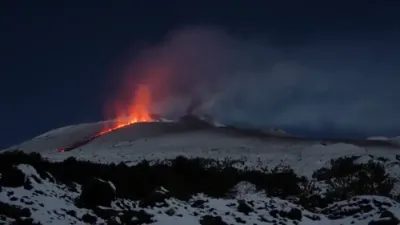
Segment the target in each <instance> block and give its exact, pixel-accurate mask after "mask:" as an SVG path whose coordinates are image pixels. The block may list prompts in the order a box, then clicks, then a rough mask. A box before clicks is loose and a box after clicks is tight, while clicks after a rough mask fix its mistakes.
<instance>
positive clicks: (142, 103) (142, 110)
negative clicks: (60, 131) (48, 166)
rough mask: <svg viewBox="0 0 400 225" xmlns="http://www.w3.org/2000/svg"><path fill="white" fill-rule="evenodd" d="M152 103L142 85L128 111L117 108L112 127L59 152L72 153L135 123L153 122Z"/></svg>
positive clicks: (146, 89) (107, 127)
mask: <svg viewBox="0 0 400 225" xmlns="http://www.w3.org/2000/svg"><path fill="white" fill-rule="evenodd" d="M150 103H151V94H150V91H149V89H148V88H147V87H146V86H144V85H140V86H139V87H138V89H137V90H136V93H135V95H134V100H133V102H132V103H131V104H128V105H129V106H128V107H127V109H121V108H119V107H117V108H116V112H117V113H116V119H115V122H114V123H112V125H111V126H105V127H104V129H103V130H102V131H101V132H99V133H97V134H95V135H93V136H90V137H89V138H87V139H84V140H81V141H77V142H75V143H73V144H72V145H70V146H68V147H67V148H63V149H59V150H58V152H66V151H71V150H73V149H76V148H78V147H81V146H83V145H86V144H87V143H89V142H90V141H92V140H94V139H95V138H98V137H100V136H102V135H104V134H107V133H110V132H112V131H115V130H118V129H120V128H123V127H126V126H129V125H132V124H134V123H140V122H151V121H152V118H151V116H150V112H149V107H150Z"/></svg>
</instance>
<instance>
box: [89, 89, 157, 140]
mask: <svg viewBox="0 0 400 225" xmlns="http://www.w3.org/2000/svg"><path fill="white" fill-rule="evenodd" d="M150 103H151V94H150V90H149V89H148V87H146V86H145V85H139V87H138V89H137V90H136V92H135V96H134V100H133V102H132V103H131V104H130V105H129V106H128V107H127V108H126V109H120V108H119V107H117V109H116V112H117V113H116V114H117V115H116V116H117V117H116V122H115V123H114V124H112V126H111V127H108V126H107V127H105V128H104V129H103V131H101V132H100V133H98V134H97V136H100V135H103V134H105V133H108V132H111V131H114V130H117V129H119V128H122V127H126V126H128V125H131V124H134V123H139V122H151V121H152V118H151V116H150V112H149V108H150Z"/></svg>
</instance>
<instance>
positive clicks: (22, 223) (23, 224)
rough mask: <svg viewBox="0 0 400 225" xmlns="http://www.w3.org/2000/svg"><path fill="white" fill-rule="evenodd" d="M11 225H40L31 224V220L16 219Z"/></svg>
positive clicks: (36, 224) (38, 224)
mask: <svg viewBox="0 0 400 225" xmlns="http://www.w3.org/2000/svg"><path fill="white" fill-rule="evenodd" d="M12 225H40V223H36V222H33V219H32V218H17V219H16V220H15V221H14V222H13V223H12Z"/></svg>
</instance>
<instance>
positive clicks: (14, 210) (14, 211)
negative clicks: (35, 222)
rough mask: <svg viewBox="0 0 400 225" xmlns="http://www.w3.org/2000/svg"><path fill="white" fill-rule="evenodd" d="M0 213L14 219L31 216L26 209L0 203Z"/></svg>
mask: <svg viewBox="0 0 400 225" xmlns="http://www.w3.org/2000/svg"><path fill="white" fill-rule="evenodd" d="M0 212H1V214H2V215H4V216H7V217H10V218H14V219H17V218H21V217H30V216H31V211H30V210H29V209H28V208H21V207H18V206H14V205H9V204H7V203H2V202H0Z"/></svg>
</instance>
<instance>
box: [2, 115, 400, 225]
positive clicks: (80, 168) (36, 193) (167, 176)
mask: <svg viewBox="0 0 400 225" xmlns="http://www.w3.org/2000/svg"><path fill="white" fill-rule="evenodd" d="M148 115H150V116H149V117H146V118H147V119H146V121H143V122H137V121H134V122H131V123H127V124H126V125H123V126H120V127H119V126H116V125H117V124H121V121H123V120H122V119H117V121H115V120H111V121H100V122H97V123H87V124H78V125H73V126H68V127H65V128H59V129H56V130H53V131H49V132H47V133H45V134H42V135H40V136H38V137H35V138H33V139H32V140H28V141H26V142H23V143H21V144H18V145H15V146H12V147H10V148H8V149H5V151H2V152H1V153H0V174H1V175H2V179H0V190H2V191H1V192H0V209H1V210H0V224H1V223H2V222H4V224H12V221H13V220H14V221H19V220H21V219H20V218H25V219H24V220H26V219H27V218H29V219H31V220H32V221H31V222H32V223H33V222H40V223H41V224H84V223H91V224H129V223H130V221H132V220H133V219H134V221H135V223H134V224H154V225H160V224H168V222H169V224H182V225H183V224H185V225H186V224H187V225H202V224H207V223H206V222H207V221H214V222H215V221H219V222H218V223H217V224H228V222H229V224H234V225H239V224H243V221H245V222H246V223H248V224H276V223H275V222H273V221H277V222H279V223H280V224H285V223H286V224H304V225H315V224H334V225H339V224H359V225H361V224H376V223H373V222H382V221H383V222H385V221H392V222H393V221H394V222H396V221H398V219H399V216H398V215H400V214H399V212H400V204H399V203H397V201H396V200H395V199H396V197H395V196H399V195H400V191H399V190H400V182H399V181H398V180H397V179H396V178H398V176H399V174H400V170H399V168H400V167H399V166H400V163H399V160H400V157H398V155H400V148H399V147H398V146H396V145H391V144H388V143H389V142H386V141H382V140H385V139H383V138H380V139H379V140H378V141H377V140H376V139H373V140H363V141H360V140H350V141H344V140H343V141H340V140H335V141H332V140H331V141H329V140H311V139H307V138H299V137H293V136H290V135H287V134H286V132H284V131H281V130H278V131H275V130H268V131H265V132H264V131H262V130H248V129H242V128H239V127H234V126H221V125H220V124H218V123H216V122H215V121H213V120H212V119H210V118H209V117H207V116H205V117H202V116H196V115H193V114H189V115H184V116H182V117H181V118H178V119H175V120H166V119H163V118H162V117H160V116H156V115H151V114H148ZM149 118H150V119H149ZM122 124H123V123H122ZM106 127H107V129H105V128H106ZM113 128H115V129H113ZM275 133H277V134H275ZM93 134H95V135H93ZM282 134H285V135H282ZM86 137H89V138H86ZM82 140H83V141H82ZM63 146H69V148H68V149H66V150H65V151H64V152H63V153H62V154H61V153H57V152H56V150H57V149H60V148H63ZM32 153H34V154H32ZM40 157H43V159H41V158H40ZM45 160H46V161H45ZM288 168H289V169H288ZM338 171H339V172H338ZM363 177H365V178H367V179H366V180H364V179H361V178H363ZM346 182H347V183H346ZM343 185H345V186H343ZM346 185H348V186H346ZM353 185H354V186H356V187H364V188H352V187H354V186H353ZM311 186H312V188H307V187H311ZM368 187H370V188H368ZM344 190H345V191H346V195H343V196H342V195H336V194H335V193H338V192H339V193H344V192H343V191H344ZM305 195H306V196H310V197H307V199H306V200H304V196H305ZM326 196H328V197H326ZM333 197H334V198H333ZM16 199H17V200H18V199H21V200H18V201H16ZM349 208H351V210H349ZM366 209H367V210H366ZM210 211H212V212H213V213H212V214H210ZM9 212H14V213H9ZM26 212H30V214H28V213H26ZM194 212H196V213H194ZM43 215H45V216H43ZM354 215H357V216H354ZM238 221H239V222H238ZM268 221H270V222H268ZM21 223H22V222H21ZM24 223H25V224H26V223H27V222H26V221H24ZM211 224H215V223H211ZM378 224H379V223H378ZM393 224H396V223H393Z"/></svg>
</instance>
